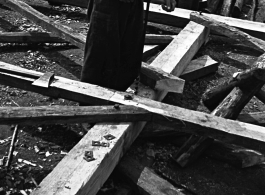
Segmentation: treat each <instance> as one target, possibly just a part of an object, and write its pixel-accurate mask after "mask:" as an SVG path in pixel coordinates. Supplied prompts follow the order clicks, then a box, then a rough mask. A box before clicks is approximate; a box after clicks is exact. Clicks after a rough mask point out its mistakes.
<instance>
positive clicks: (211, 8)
mask: <svg viewBox="0 0 265 195" xmlns="http://www.w3.org/2000/svg"><path fill="white" fill-rule="evenodd" d="M219 4H220V0H208V1H207V8H206V9H205V10H204V11H205V12H206V13H211V14H214V13H215V12H216V10H217V8H218V5H219Z"/></svg>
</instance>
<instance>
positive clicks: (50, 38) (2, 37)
mask: <svg viewBox="0 0 265 195" xmlns="http://www.w3.org/2000/svg"><path fill="white" fill-rule="evenodd" d="M66 42H67V41H65V40H63V39H60V38H58V37H57V36H55V35H53V34H52V33H40V32H0V43H66Z"/></svg>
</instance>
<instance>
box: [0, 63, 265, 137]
mask: <svg viewBox="0 0 265 195" xmlns="http://www.w3.org/2000/svg"><path fill="white" fill-rule="evenodd" d="M2 65H3V63H1V64H0V67H1V66H2ZM4 66H9V65H8V64H6V63H4ZM9 68H11V69H12V70H14V69H15V68H16V67H15V66H9ZM23 71H24V73H23V74H26V73H27V74H30V72H32V71H28V70H25V69H23ZM33 73H35V74H40V73H36V72H35V71H33ZM0 75H1V77H0V82H1V84H4V85H9V86H13V87H18V88H22V89H25V90H29V91H35V92H38V93H41V94H44V95H48V96H52V97H57V98H58V97H60V98H65V99H69V100H73V101H77V102H84V103H91V104H93V103H98V104H106V102H114V103H120V104H124V105H132V106H135V107H138V108H143V109H145V110H147V111H149V112H152V113H155V114H160V115H164V116H166V117H170V118H174V119H178V120H181V121H183V122H185V123H192V124H195V125H199V126H203V127H207V128H205V129H203V130H202V129H196V130H194V132H195V133H207V134H208V135H209V136H213V137H216V136H218V134H219V135H220V134H221V135H224V134H225V135H226V134H227V135H229V134H231V135H236V136H241V137H246V138H250V139H254V140H259V141H262V142H263V141H264V140H265V131H264V130H263V129H264V128H263V127H259V126H255V125H251V124H247V123H242V122H237V121H232V120H226V119H223V118H220V117H216V116H212V115H209V114H205V113H201V112H197V111H191V110H187V109H184V108H179V107H176V106H171V105H167V104H163V103H160V102H157V101H153V100H149V99H146V98H142V97H139V96H133V98H132V100H127V99H126V98H125V95H128V94H127V93H125V92H118V91H114V90H110V89H106V88H102V87H99V86H95V85H91V84H88V83H82V82H78V81H73V80H70V79H66V78H62V77H55V80H54V81H53V82H52V83H51V85H50V87H49V88H47V89H46V88H41V87H37V86H33V85H32V82H33V81H34V80H35V79H32V78H28V77H27V78H25V77H23V76H17V75H11V74H9V73H0ZM160 94H161V93H160ZM162 94H164V93H162ZM156 98H159V97H156ZM214 130H216V131H214Z"/></svg>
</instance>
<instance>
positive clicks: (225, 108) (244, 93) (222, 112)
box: [211, 78, 265, 120]
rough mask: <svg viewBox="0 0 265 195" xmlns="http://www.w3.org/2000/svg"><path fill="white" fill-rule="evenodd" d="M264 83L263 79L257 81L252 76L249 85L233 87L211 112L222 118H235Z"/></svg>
mask: <svg viewBox="0 0 265 195" xmlns="http://www.w3.org/2000/svg"><path fill="white" fill-rule="evenodd" d="M264 83H265V81H259V80H256V79H255V78H254V79H253V82H252V83H251V85H250V86H247V87H246V88H244V89H242V88H240V87H235V88H234V89H233V90H232V91H231V92H230V93H229V95H228V96H227V97H226V98H225V99H224V100H223V101H222V102H221V103H220V104H219V106H217V107H216V108H215V109H214V110H213V111H212V113H211V114H213V115H215V116H220V117H223V118H229V119H234V120H235V119H237V117H238V115H239V113H240V112H241V111H242V109H243V108H244V107H245V105H246V104H247V103H248V102H249V101H250V100H251V98H252V97H253V96H254V95H255V93H256V92H257V91H259V90H260V89H261V87H262V86H263V85H264Z"/></svg>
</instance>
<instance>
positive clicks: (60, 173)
mask: <svg viewBox="0 0 265 195" xmlns="http://www.w3.org/2000/svg"><path fill="white" fill-rule="evenodd" d="M187 47H190V45H187ZM159 56H161V55H159ZM158 68H161V67H158ZM165 72H166V71H165ZM167 73H170V72H167ZM181 73H182V72H179V73H178V74H181ZM175 76H178V75H175ZM1 78H2V77H1ZM71 84H72V83H71ZM72 85H73V84H72ZM82 85H83V84H82ZM87 85H89V84H87ZM83 87H84V86H82V88H81V90H80V88H79V90H78V92H80V91H83V89H84V88H83ZM97 88H98V89H99V88H100V87H97ZM88 91H89V90H87V89H84V91H83V92H88ZM96 91H98V90H96ZM91 92H92V93H93V90H92V91H91ZM166 93H167V92H160V93H156V94H155V93H154V91H152V90H149V91H148V90H144V91H143V93H142V94H145V97H149V98H150V99H155V100H158V101H160V100H162V99H163V98H164V97H165V95H166ZM93 94H94V93H93ZM140 94H141V93H139V95H140ZM102 95H104V93H101V94H100V97H102ZM104 96H105V95H104ZM118 96H120V95H118ZM118 96H115V94H114V93H112V95H111V97H108V99H109V101H114V102H115V101H118V100H121V99H123V101H124V96H123V97H121V99H120V98H119V97H118ZM75 97H77V96H75ZM100 97H99V98H100ZM112 98H114V99H113V100H112ZM117 98H118V99H117ZM135 98H136V96H135ZM135 98H134V99H133V101H134V100H135ZM150 99H146V100H147V102H149V101H151V100H150ZM85 101H88V98H86V99H85ZM126 102H127V103H131V102H132V101H130V100H127V101H126ZM154 102H156V101H154ZM136 104H138V103H136ZM144 125H145V122H142V123H120V124H97V125H95V126H94V127H93V128H92V129H91V130H90V131H89V132H88V133H87V134H86V135H85V137H84V138H83V139H82V140H81V141H80V142H79V143H78V144H77V145H76V146H75V147H74V148H73V149H72V150H71V151H70V153H69V155H67V156H66V157H65V158H64V159H63V160H62V161H61V162H60V163H59V164H58V165H57V166H56V167H55V169H54V170H53V171H52V173H50V174H49V175H48V176H47V177H46V178H45V179H44V180H43V181H42V182H41V184H40V186H41V188H38V189H37V190H36V191H35V192H34V193H33V194H35V195H36V194H44V193H47V194H48V193H50V194H65V193H68V194H71V195H74V194H90V195H94V194H96V193H97V191H98V189H99V188H100V187H101V186H102V185H103V183H104V182H105V181H106V179H107V178H108V176H109V175H110V173H111V172H112V170H113V169H114V167H115V166H116V164H117V163H118V161H119V159H120V158H121V156H122V155H123V153H124V152H126V150H127V149H128V148H129V147H130V145H131V143H132V142H133V141H134V140H135V139H136V137H137V136H138V135H139V133H140V132H141V130H142V129H143V127H144ZM106 133H111V134H112V135H114V136H115V137H116V139H114V141H113V142H114V143H111V145H110V148H106V149H105V148H100V149H95V148H92V147H91V146H90V145H88V144H89V143H90V140H98V139H100V140H101V139H102V135H105V134H106ZM88 149H90V150H96V151H95V152H96V154H95V158H96V160H95V161H92V162H90V163H89V164H87V163H86V162H84V160H83V158H82V155H83V152H85V151H86V150H88ZM62 181H63V182H62ZM65 186H68V188H65Z"/></svg>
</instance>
